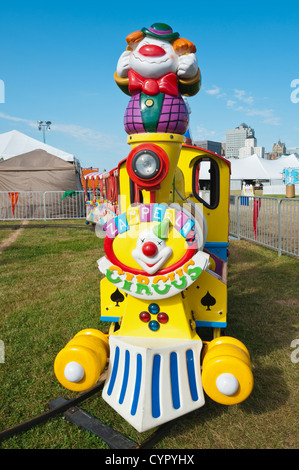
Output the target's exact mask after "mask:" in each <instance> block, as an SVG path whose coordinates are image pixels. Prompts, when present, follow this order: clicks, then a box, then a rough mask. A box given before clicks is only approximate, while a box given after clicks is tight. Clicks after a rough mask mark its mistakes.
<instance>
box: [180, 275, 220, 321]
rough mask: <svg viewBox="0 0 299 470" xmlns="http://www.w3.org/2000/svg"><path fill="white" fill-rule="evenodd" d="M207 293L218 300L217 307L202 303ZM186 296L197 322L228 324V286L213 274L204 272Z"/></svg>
mask: <svg viewBox="0 0 299 470" xmlns="http://www.w3.org/2000/svg"><path fill="white" fill-rule="evenodd" d="M207 292H209V294H210V295H211V296H212V297H214V299H215V300H216V303H215V305H210V306H207V305H203V304H202V303H201V300H202V298H203V297H204V296H205V295H206V294H207ZM184 296H185V297H186V298H187V299H188V302H189V305H190V308H191V310H192V311H193V314H194V317H195V320H196V321H206V322H226V320H227V286H226V284H225V283H223V282H222V281H221V280H220V278H219V276H217V275H215V274H214V273H213V272H211V271H203V272H202V273H201V275H200V276H199V277H198V279H196V281H195V282H194V283H193V284H191V286H190V287H188V289H187V290H186V291H184ZM208 308H209V309H208Z"/></svg>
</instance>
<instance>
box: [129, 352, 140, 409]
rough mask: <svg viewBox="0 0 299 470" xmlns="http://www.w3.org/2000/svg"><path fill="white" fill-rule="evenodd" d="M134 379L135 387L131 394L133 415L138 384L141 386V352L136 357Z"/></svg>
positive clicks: (137, 396) (135, 407)
mask: <svg viewBox="0 0 299 470" xmlns="http://www.w3.org/2000/svg"><path fill="white" fill-rule="evenodd" d="M136 361H137V364H136V380H135V389H134V395H133V402H132V407H131V415H132V416H134V415H135V414H136V411H137V406H138V400H139V394H140V386H141V377H142V356H141V354H137V357H136Z"/></svg>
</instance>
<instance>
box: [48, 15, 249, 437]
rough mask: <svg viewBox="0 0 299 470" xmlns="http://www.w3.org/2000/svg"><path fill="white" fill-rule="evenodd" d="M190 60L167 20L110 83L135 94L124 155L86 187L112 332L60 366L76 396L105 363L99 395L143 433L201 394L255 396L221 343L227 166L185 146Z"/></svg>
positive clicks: (141, 34) (79, 347)
mask: <svg viewBox="0 0 299 470" xmlns="http://www.w3.org/2000/svg"><path fill="white" fill-rule="evenodd" d="M195 52H196V48H195V45H194V44H193V43H192V42H190V41H189V40H186V39H183V38H180V36H179V34H178V33H176V32H173V30H172V28H171V27H170V26H169V25H166V24H163V23H155V24H153V25H152V26H151V27H150V28H149V29H147V28H142V29H141V31H137V32H134V33H132V34H130V35H129V36H128V37H127V49H126V50H125V51H124V52H123V53H122V55H121V56H120V58H119V61H118V64H117V70H116V72H115V75H114V79H115V81H116V83H117V85H118V86H119V88H120V89H121V90H122V91H123V92H124V93H126V94H127V95H128V96H129V97H130V98H129V103H128V106H127V109H126V111H125V116H124V126H125V130H126V132H127V134H128V138H127V139H128V144H129V146H130V148H129V153H128V156H127V158H125V159H124V160H122V161H121V162H120V163H119V164H118V166H117V168H114V169H113V170H111V171H109V172H97V171H95V170H92V171H91V172H89V173H88V174H87V175H85V178H84V182H85V188H86V190H88V189H90V191H91V192H92V193H93V197H92V198H91V199H90V200H87V202H86V204H87V221H88V222H92V223H93V224H95V225H96V226H99V227H102V229H103V231H104V232H105V240H104V248H105V256H104V257H102V258H101V259H99V260H98V262H97V263H98V268H99V271H100V272H101V273H102V274H103V275H104V277H103V279H102V280H101V283H100V294H101V320H102V321H105V322H110V323H111V326H110V329H109V333H106V334H105V333H103V332H102V331H100V330H96V329H85V330H82V331H80V332H79V333H77V334H76V335H75V336H74V338H73V339H71V341H70V342H69V343H68V344H67V345H66V346H65V347H64V349H62V350H61V351H60V352H59V353H58V355H57V356H56V359H55V363H54V370H55V374H56V377H57V379H58V380H59V382H60V383H61V384H62V385H63V386H64V387H66V388H67V389H70V390H73V391H84V390H88V389H89V388H91V387H92V386H93V385H95V383H96V382H97V380H98V379H99V377H100V375H101V373H102V372H103V370H104V369H105V368H106V366H107V368H108V371H107V379H106V382H105V385H104V388H103V394H102V396H103V398H104V400H105V401H106V402H107V403H108V404H109V405H110V406H111V407H112V408H113V409H114V410H116V412H117V413H119V414H120V415H121V416H122V417H123V418H124V419H125V420H126V421H127V422H128V423H130V424H131V425H132V426H133V427H134V428H135V429H137V431H139V432H143V431H146V430H148V429H152V428H154V427H155V426H158V425H160V424H162V423H165V422H168V421H171V420H173V419H175V418H177V417H179V416H182V415H184V414H186V413H189V412H192V411H193V410H196V409H198V408H200V407H202V406H203V405H204V403H205V394H206V395H208V396H209V397H210V398H211V399H212V400H214V401H215V402H217V403H221V404H224V405H233V404H237V403H240V402H242V401H244V400H245V399H246V398H247V397H248V396H249V395H250V393H251V391H252V387H253V375H252V370H251V362H250V356H249V352H248V350H247V348H246V347H245V345H244V344H243V343H242V342H241V341H239V340H237V339H235V338H233V337H228V336H224V335H223V334H222V333H223V330H224V329H225V328H226V326H227V252H228V224H229V215H228V210H229V182H230V164H229V162H228V161H227V160H226V159H224V158H223V157H221V156H219V155H217V154H214V153H212V152H209V151H207V150H203V149H201V148H198V147H196V146H193V145H190V144H189V143H188V140H187V139H186V134H187V132H188V123H189V114H188V105H187V103H186V100H185V96H193V95H195V94H196V93H197V92H198V91H199V89H200V70H199V68H198V64H197V59H196V56H195ZM186 140H187V141H186ZM86 194H88V193H86ZM208 333H209V334H210V333H211V335H210V336H209V335H208Z"/></svg>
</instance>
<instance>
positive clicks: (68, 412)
mask: <svg viewBox="0 0 299 470" xmlns="http://www.w3.org/2000/svg"><path fill="white" fill-rule="evenodd" d="M105 380H106V373H104V374H102V376H101V377H100V380H99V382H98V383H97V385H95V386H94V387H93V388H91V389H90V390H88V391H87V392H84V393H81V394H80V395H79V396H77V397H75V398H72V399H70V400H67V399H65V398H63V397H58V398H56V399H55V400H52V401H51V402H50V403H49V408H50V409H49V410H48V411H46V412H44V413H41V414H40V415H37V416H35V417H34V418H32V419H30V420H28V421H24V422H23V423H20V424H17V425H16V426H13V427H11V428H8V429H6V430H4V431H1V432H0V443H1V442H3V441H5V440H7V439H9V438H11V437H13V436H15V435H17V434H20V433H23V432H26V431H28V430H29V429H32V428H34V427H36V426H38V425H40V424H43V423H45V422H46V421H48V420H49V419H51V418H54V417H55V416H58V415H60V414H62V415H63V416H64V417H65V418H66V419H67V420H68V421H70V422H71V423H73V424H76V425H77V426H79V427H81V428H82V429H85V430H87V431H89V432H91V433H93V434H95V435H96V436H98V437H99V438H100V439H101V440H103V441H104V442H105V443H106V444H107V445H108V446H109V448H110V449H151V448H152V447H153V446H154V445H155V444H156V443H157V442H159V440H161V439H162V437H163V436H164V435H165V434H166V433H167V431H168V430H170V429H171V427H172V426H173V424H174V421H176V420H174V421H170V422H169V423H165V424H164V425H162V426H160V427H159V428H158V429H157V430H156V431H154V432H153V433H152V434H151V435H150V436H149V437H147V438H146V439H145V440H144V441H142V442H141V443H140V444H138V443H136V442H134V441H132V440H131V439H129V438H128V437H126V436H124V435H123V434H121V433H120V432H118V431H116V430H115V429H113V428H111V427H110V426H108V425H106V424H104V423H102V422H101V421H100V420H99V419H97V418H95V417H93V416H91V415H90V414H89V413H87V412H86V411H84V410H82V409H81V408H79V407H78V406H77V405H79V404H80V403H82V402H83V401H85V400H87V399H88V398H90V397H91V396H93V395H95V394H96V393H98V392H99V391H100V390H101V389H102V388H103V386H104V383H105Z"/></svg>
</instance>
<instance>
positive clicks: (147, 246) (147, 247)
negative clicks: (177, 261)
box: [142, 242, 158, 257]
mask: <svg viewBox="0 0 299 470" xmlns="http://www.w3.org/2000/svg"><path fill="white" fill-rule="evenodd" d="M157 251H158V247H157V245H155V243H153V242H145V243H144V245H142V253H143V254H144V255H145V256H150V257H152V256H155V255H156V254H157Z"/></svg>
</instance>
